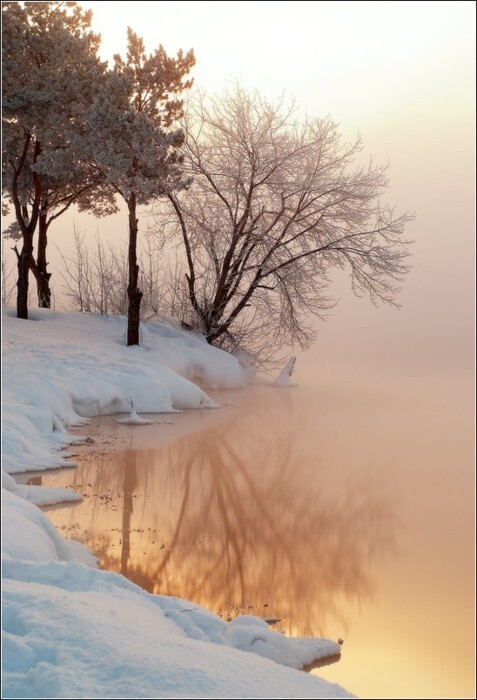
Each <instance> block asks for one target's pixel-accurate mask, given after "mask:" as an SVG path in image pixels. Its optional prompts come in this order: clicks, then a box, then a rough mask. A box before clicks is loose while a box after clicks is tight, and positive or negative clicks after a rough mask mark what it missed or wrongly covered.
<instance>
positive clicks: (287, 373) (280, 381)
mask: <svg viewBox="0 0 477 700" xmlns="http://www.w3.org/2000/svg"><path fill="white" fill-rule="evenodd" d="M295 362H296V357H290V359H289V360H288V362H287V363H286V365H285V367H284V368H283V369H282V371H281V372H280V374H279V375H278V377H276V378H275V379H274V380H273V386H277V387H280V386H296V385H295V384H293V382H292V381H291V376H292V374H293V371H294V369H295Z"/></svg>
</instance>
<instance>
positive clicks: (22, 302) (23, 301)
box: [15, 231, 33, 319]
mask: <svg viewBox="0 0 477 700" xmlns="http://www.w3.org/2000/svg"><path fill="white" fill-rule="evenodd" d="M15 252H16V254H17V268H18V279H17V318H24V319H27V318H28V281H29V280H28V275H29V273H30V263H31V260H32V258H33V234H31V233H30V232H29V231H28V232H24V233H23V246H22V250H21V252H20V253H19V252H18V251H17V249H16V247H15Z"/></svg>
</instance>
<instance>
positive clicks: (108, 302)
mask: <svg viewBox="0 0 477 700" xmlns="http://www.w3.org/2000/svg"><path fill="white" fill-rule="evenodd" d="M73 239H74V247H73V252H72V254H71V255H70V256H66V255H64V254H63V253H62V252H61V250H59V249H58V252H59V254H60V257H61V259H62V261H63V270H64V271H63V273H62V276H63V280H64V288H63V290H64V294H65V296H66V298H67V299H68V300H69V301H70V304H71V305H72V306H73V307H74V308H75V309H77V310H78V311H84V312H91V311H96V312H99V313H100V314H101V315H105V316H107V315H109V314H122V315H127V312H128V293H127V289H128V256H127V246H126V244H125V243H124V244H123V245H122V246H121V245H119V246H113V245H111V244H105V243H103V242H102V241H101V239H100V237H99V235H97V236H96V240H95V244H94V247H92V248H91V247H88V246H87V244H86V242H85V235H84V234H81V233H80V232H79V231H78V229H77V228H76V227H74V231H73ZM144 239H145V240H144V242H143V246H142V250H141V251H140V253H139V256H138V262H139V263H140V265H141V273H140V277H139V281H140V283H141V287H142V289H144V298H143V303H142V305H141V314H142V316H141V318H146V317H149V316H157V315H158V314H163V313H164V311H165V308H164V302H163V299H164V297H165V284H166V283H165V275H164V271H163V269H162V267H161V264H160V261H161V260H162V255H161V254H160V251H158V249H157V248H158V245H159V244H158V243H157V241H156V237H155V236H152V235H151V234H149V233H146V234H145V236H144Z"/></svg>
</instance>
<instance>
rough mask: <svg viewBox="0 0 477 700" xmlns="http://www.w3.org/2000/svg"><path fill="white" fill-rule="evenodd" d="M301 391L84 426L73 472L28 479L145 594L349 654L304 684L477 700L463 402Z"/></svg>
mask: <svg viewBox="0 0 477 700" xmlns="http://www.w3.org/2000/svg"><path fill="white" fill-rule="evenodd" d="M309 376H311V375H309ZM300 379H301V381H300V386H299V387H297V388H291V389H273V388H270V387H257V388H255V389H251V390H246V391H235V392H212V395H213V396H214V398H215V399H216V400H217V401H218V402H220V403H221V404H222V406H223V408H222V409H220V410H209V411H198V412H189V413H188V414H183V415H172V416H164V415H162V416H157V417H156V419H157V420H159V421H161V423H158V424H156V425H151V426H119V425H118V424H115V423H114V421H113V420H112V419H111V418H108V417H103V418H101V419H97V420H95V421H93V423H92V426H90V428H88V434H89V435H92V436H93V438H95V439H96V442H95V444H94V445H91V446H86V447H85V448H82V449H81V454H80V457H79V458H78V459H79V461H80V466H79V468H78V469H76V470H62V471H60V472H56V473H52V474H49V475H47V476H41V477H36V479H34V483H39V482H40V481H41V483H43V484H44V485H48V486H62V485H64V486H70V487H72V488H74V489H75V490H77V491H78V492H80V493H82V494H83V495H84V500H83V502H82V503H81V504H79V505H75V506H69V507H62V508H56V509H52V510H50V511H49V513H48V514H49V517H50V518H51V520H52V521H53V522H54V524H55V525H56V526H57V527H58V528H59V529H60V530H61V531H62V532H63V533H64V534H65V535H67V536H70V537H73V538H75V539H78V540H81V541H82V542H84V543H85V544H86V545H87V546H88V547H90V548H91V549H92V550H93V551H94V552H95V553H96V554H97V555H98V556H99V558H100V565H101V567H103V568H107V569H111V570H113V571H118V572H121V573H123V574H124V575H125V576H127V577H128V578H130V579H131V580H133V581H135V582H136V583H138V584H139V585H140V586H142V587H144V588H145V589H147V590H148V591H153V592H154V593H164V594H170V595H177V596H182V597H184V598H188V599H190V600H193V601H197V602H198V603H200V604H201V605H204V606H206V607H208V608H210V609H212V610H214V611H215V612H217V613H218V614H221V615H222V616H223V617H224V618H227V617H233V616H234V615H236V614H240V613H241V612H243V611H247V612H249V613H252V614H257V615H262V616H264V617H266V616H274V617H277V618H280V619H282V620H283V621H282V622H280V623H279V624H278V625H277V627H278V628H279V629H282V630H283V631H285V632H286V633H287V634H294V635H323V636H326V637H329V638H331V639H335V640H336V639H338V638H339V637H342V638H343V639H344V645H343V653H342V658H341V660H340V661H339V663H336V664H334V665H333V666H327V667H324V668H320V669H318V670H316V671H314V673H316V674H317V675H319V676H321V677H324V678H327V679H328V680H330V681H333V682H338V683H340V684H342V685H344V686H345V687H346V688H348V689H349V690H351V691H352V692H354V693H356V694H357V695H359V696H362V697H408V698H416V697H454V698H455V697H475V695H474V693H475V691H474V578H473V574H474V558H473V552H474V539H473V532H474V527H473V524H474V517H473V491H474V482H473V459H472V454H473V440H472V428H471V420H472V405H471V401H472V399H471V396H470V394H469V391H468V390H467V389H466V387H465V386H464V385H463V384H462V383H459V381H457V380H456V379H455V378H452V381H451V380H448V381H446V379H445V378H441V380H440V382H436V381H435V379H433V380H432V381H429V382H428V383H427V384H426V382H425V381H420V382H419V383H417V382H413V381H412V380H411V379H409V380H408V381H406V380H401V381H399V382H395V383H392V382H390V381H389V380H388V381H383V382H382V383H380V382H379V381H377V380H375V381H374V382H373V383H372V384H370V383H369V382H368V381H366V380H365V378H363V377H361V378H360V377H357V378H356V380H355V382H354V383H352V382H349V381H345V379H344V378H343V381H342V382H341V383H340V382H339V381H336V378H334V379H333V380H332V379H331V378H330V379H329V381H328V382H327V381H326V380H325V379H323V378H322V379H321V381H320V384H319V385H318V382H317V381H316V380H313V381H312V380H311V379H310V381H307V377H306V374H305V373H303V374H302V376H301V377H300ZM303 380H305V381H303ZM164 423H172V424H173V425H167V424H164ZM77 432H85V429H83V430H82V431H77Z"/></svg>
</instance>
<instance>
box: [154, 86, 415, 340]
mask: <svg viewBox="0 0 477 700" xmlns="http://www.w3.org/2000/svg"><path fill="white" fill-rule="evenodd" d="M294 112H295V110H294V108H293V107H291V108H289V109H285V108H284V105H283V101H282V102H280V103H278V104H270V103H269V102H267V101H266V100H264V99H263V98H262V97H260V95H259V94H258V93H256V92H254V93H251V94H248V93H246V92H245V91H244V90H243V89H242V88H240V87H239V86H236V87H235V89H234V90H232V91H231V92H229V93H227V94H226V95H225V96H223V97H221V98H215V99H212V100H208V101H206V100H205V99H204V98H202V97H199V98H197V99H196V100H195V101H194V102H193V104H192V105H190V107H189V111H188V115H187V119H186V123H185V129H186V146H185V154H186V163H187V167H188V171H189V173H190V174H191V175H192V176H193V178H194V180H193V184H192V186H191V188H190V189H189V190H188V191H187V192H186V193H180V192H174V193H169V196H168V199H169V203H170V206H171V208H172V211H173V213H174V214H175V226H173V227H172V228H173V235H175V236H176V238H177V237H179V238H180V239H181V242H182V248H183V256H182V257H183V261H184V262H183V266H182V271H181V275H182V278H183V279H184V280H185V281H186V293H187V299H188V315H187V317H185V318H183V321H184V322H186V323H187V324H189V325H191V326H193V327H196V328H200V329H201V330H202V331H203V332H204V333H205V335H206V337H207V340H208V341H209V342H214V343H216V344H219V345H221V346H225V347H226V348H227V349H236V348H237V347H240V346H241V347H243V348H245V349H247V350H248V351H249V352H252V354H256V353H257V351H259V352H260V351H261V350H263V349H265V348H268V349H270V348H272V347H273V348H274V349H277V348H278V347H280V346H283V345H285V344H298V345H299V346H301V347H305V346H307V345H308V344H309V342H310V341H311V339H312V338H313V335H314V331H313V328H312V324H311V322H310V321H311V316H312V315H315V316H319V317H322V316H323V315H324V314H325V313H326V311H327V310H328V309H329V308H330V306H332V304H333V301H332V300H331V299H329V298H328V297H327V296H326V289H327V287H328V285H329V280H330V273H331V272H332V271H333V270H334V269H335V268H347V269H348V270H349V272H350V276H351V285H352V289H353V291H354V292H355V293H356V294H358V295H360V294H363V293H367V294H368V295H369V296H370V298H371V300H372V301H373V302H374V303H376V302H385V303H389V304H395V295H396V292H397V290H398V288H399V283H400V282H401V281H402V279H403V277H404V275H405V273H406V272H407V270H408V266H407V264H406V257H407V255H408V253H407V249H408V244H409V242H408V241H406V240H404V239H403V232H404V228H405V225H406V223H407V222H408V221H409V220H410V219H411V218H412V217H411V216H410V215H408V214H404V215H396V214H395V212H394V209H392V208H390V207H389V206H386V205H383V204H382V203H381V201H380V197H381V195H382V194H383V193H384V191H385V189H386V186H387V180H386V174H385V171H386V168H385V167H382V166H377V165H374V164H373V163H372V162H370V163H369V164H368V165H367V166H362V165H356V159H357V156H358V154H359V152H360V151H361V148H362V146H361V141H360V139H359V138H357V139H356V141H355V142H354V143H351V144H348V143H344V142H343V141H342V139H341V137H340V134H339V133H338V131H337V126H336V124H334V123H333V122H332V121H331V119H330V118H325V119H313V120H312V119H307V120H305V121H303V122H302V123H297V122H296V121H294Z"/></svg>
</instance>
